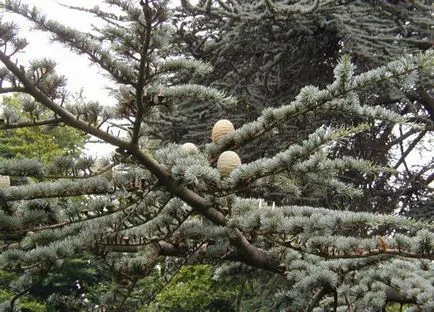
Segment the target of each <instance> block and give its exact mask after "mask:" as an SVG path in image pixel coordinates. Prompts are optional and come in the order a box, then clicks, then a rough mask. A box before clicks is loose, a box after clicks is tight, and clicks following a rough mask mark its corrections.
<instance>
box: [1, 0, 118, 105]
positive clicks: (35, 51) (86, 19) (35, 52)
mask: <svg viewBox="0 0 434 312" xmlns="http://www.w3.org/2000/svg"><path fill="white" fill-rule="evenodd" d="M59 2H61V3H64V4H66V5H74V6H83V7H93V6H95V5H98V4H101V3H102V1H101V0H62V1H56V0H25V1H23V3H28V4H29V5H34V6H36V7H37V8H38V9H39V10H40V11H41V12H43V13H45V14H46V16H47V18H49V19H53V20H57V21H59V22H61V23H63V24H65V25H67V26H71V27H74V28H77V29H79V30H83V31H86V30H90V29H91V25H92V24H91V23H92V22H96V21H97V20H96V19H92V18H91V16H92V15H90V14H86V13H84V12H79V11H75V10H69V9H67V8H64V7H62V6H61V5H59ZM8 18H10V19H13V20H15V21H16V22H18V23H19V24H20V25H22V26H21V27H22V31H26V32H25V34H26V39H27V40H28V41H29V42H30V44H29V46H28V47H27V48H26V49H25V54H24V55H21V56H20V59H21V60H23V59H33V58H43V57H46V58H53V59H55V60H56V62H57V64H58V66H57V72H58V73H59V74H62V75H65V76H66V77H67V78H68V86H69V88H70V90H72V91H75V92H78V91H79V90H81V89H82V88H83V90H84V94H85V95H86V97H88V99H89V100H99V101H100V102H101V103H102V104H104V103H106V104H113V101H112V100H111V99H110V98H109V97H108V95H107V92H106V91H105V89H104V87H105V86H106V85H107V84H108V83H109V82H108V81H107V80H105V79H104V77H103V76H102V75H101V73H100V74H98V69H97V67H96V66H95V65H91V63H90V62H89V61H88V59H87V57H86V56H80V55H77V54H74V53H72V52H70V51H69V50H68V49H67V48H65V47H63V46H61V45H60V44H58V43H50V42H49V39H48V36H47V33H44V32H40V31H34V30H31V33H28V32H27V30H29V28H30V27H31V26H30V24H28V23H26V22H24V19H23V18H21V17H19V16H17V15H11V16H8ZM29 35H30V36H29ZM59 56H60V57H59Z"/></svg>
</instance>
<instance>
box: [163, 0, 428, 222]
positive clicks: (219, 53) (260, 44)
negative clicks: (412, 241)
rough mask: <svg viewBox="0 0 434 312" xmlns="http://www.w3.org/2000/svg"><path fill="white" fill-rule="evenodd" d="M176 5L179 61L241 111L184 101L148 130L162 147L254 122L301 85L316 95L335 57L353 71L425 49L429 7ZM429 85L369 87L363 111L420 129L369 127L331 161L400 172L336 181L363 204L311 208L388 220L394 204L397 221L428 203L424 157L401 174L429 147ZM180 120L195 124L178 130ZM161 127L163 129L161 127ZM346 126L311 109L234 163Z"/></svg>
mask: <svg viewBox="0 0 434 312" xmlns="http://www.w3.org/2000/svg"><path fill="white" fill-rule="evenodd" d="M182 4H183V9H184V11H183V12H181V13H179V14H178V15H177V17H178V18H179V23H178V25H179V26H178V31H177V36H178V38H179V46H180V47H181V49H182V50H183V51H184V52H185V53H188V54H189V55H192V56H193V57H195V58H198V59H202V60H206V61H209V62H211V63H212V64H213V65H214V66H215V70H214V71H213V73H212V74H211V75H207V76H206V78H205V79H204V80H203V81H204V82H205V83H207V84H211V85H214V86H218V87H222V88H224V89H226V90H228V91H229V92H230V93H231V94H232V95H234V96H236V97H237V98H239V99H240V104H241V105H239V106H237V107H230V108H226V109H224V110H219V109H215V108H213V107H208V106H207V105H203V106H201V104H200V103H196V105H194V106H192V105H189V103H186V104H185V106H181V107H180V110H179V111H175V112H173V114H172V115H171V116H165V121H166V123H165V125H164V126H162V127H157V128H156V129H155V135H158V136H160V137H164V138H166V139H168V140H171V139H175V140H177V141H182V140H190V141H193V142H202V140H203V139H202V138H203V137H204V135H205V134H206V132H207V130H208V121H209V120H213V121H216V120H218V119H220V118H229V119H231V120H232V121H233V122H234V124H235V125H236V126H241V125H243V124H244V123H246V122H250V121H253V120H255V119H256V118H258V116H259V115H260V114H261V112H262V110H263V109H266V108H268V107H279V106H281V105H287V104H289V103H291V101H292V100H293V98H294V97H295V96H296V95H297V94H298V93H299V91H300V89H301V88H302V87H303V86H305V85H306V84H313V85H315V86H318V87H321V88H323V87H326V86H327V84H329V83H331V77H332V71H333V67H334V64H335V63H336V62H337V60H338V59H339V58H340V57H342V55H344V54H348V55H351V56H352V60H353V62H354V63H355V64H356V66H357V70H358V72H362V71H365V70H369V69H372V68H374V67H375V66H379V65H385V64H386V62H389V61H391V60H393V59H394V58H397V57H400V56H402V55H403V54H404V53H418V52H421V51H425V50H427V49H429V48H431V47H432V40H433V38H432V27H431V26H432V15H431V13H432V6H431V1H411V2H408V1H389V0H381V1H290V2H288V1H286V2H285V1H259V0H255V1H233V0H230V1H219V2H218V3H212V2H211V1H199V3H198V5H196V6H194V5H192V4H190V3H189V1H187V0H186V1H182ZM191 16H192V17H193V18H191ZM246 47H248V48H246ZM432 85H433V84H432V81H429V80H423V81H421V83H419V84H417V85H416V86H415V88H404V89H403V88H402V85H401V84H398V85H395V86H390V85H389V86H387V87H386V86H385V85H383V84H382V83H377V84H375V85H372V86H371V87H370V90H369V91H368V92H366V93H365V94H361V95H360V102H361V103H363V104H364V105H371V106H382V107H386V108H388V109H391V110H393V111H395V112H398V113H400V114H402V115H411V116H412V118H414V119H415V120H418V122H420V123H424V124H425V130H426V131H423V132H418V133H417V134H416V133H415V132H414V130H411V129H408V128H405V127H402V128H400V129H399V130H398V129H397V128H396V127H393V126H391V125H389V124H387V123H379V124H377V125H376V127H374V128H373V129H371V131H370V132H369V134H359V135H356V136H354V138H353V139H351V140H349V141H348V143H347V144H346V145H340V146H336V149H335V153H336V154H337V155H339V156H342V155H351V156H354V157H362V158H364V159H369V160H371V161H373V162H375V163H377V164H389V165H390V166H392V167H395V168H398V167H399V169H400V174H397V175H392V174H388V175H384V176H383V178H382V179H379V180H378V179H371V178H369V177H366V176H360V175H358V174H356V173H355V172H349V173H346V174H344V176H343V179H345V180H351V181H352V183H356V184H358V185H359V187H360V188H361V189H363V190H364V191H365V196H364V197H363V198H361V199H359V200H357V201H355V200H352V201H350V202H348V201H347V202H342V199H341V198H335V196H334V194H327V196H326V197H325V198H323V199H321V201H320V202H319V203H317V204H318V205H320V206H326V207H329V208H334V207H336V206H342V205H345V206H347V207H348V208H349V209H351V210H359V211H360V210H364V211H371V212H373V211H375V212H384V213H391V212H392V211H393V210H394V209H395V206H396V203H397V202H399V203H400V205H401V208H402V209H401V212H402V213H406V214H408V213H411V214H412V215H415V214H417V215H421V211H419V210H420V209H419V208H417V207H418V206H419V205H418V203H419V202H421V201H423V200H425V201H426V200H429V197H430V194H431V190H430V189H429V187H428V185H429V184H430V183H431V182H433V179H434V174H433V172H434V171H433V162H432V160H431V157H429V156H428V157H426V159H425V161H424V163H420V164H419V165H421V166H419V167H411V166H410V164H409V157H408V155H409V154H410V155H411V154H413V155H415V154H416V153H417V152H421V153H426V152H427V151H424V148H423V146H425V145H426V144H427V143H428V142H429V140H432V129H433V128H432V122H433V120H434V119H433V116H434V114H433V112H434V100H433V96H432ZM185 116H188V118H189V120H194V121H195V122H193V123H185V122H184V119H183V118H185ZM167 120H169V121H170V122H171V124H172V125H173V127H167V126H166V125H167ZM355 122H358V121H357V120H355V119H354V118H347V116H346V115H345V114H340V113H339V112H333V113H330V112H328V111H318V110H317V111H316V112H315V114H311V115H306V114H301V115H299V116H296V117H294V118H292V119H291V122H290V123H286V124H284V123H282V124H280V125H278V127H277V128H276V130H275V131H280V135H279V136H278V137H277V138H273V139H270V140H263V141H262V142H254V143H253V144H250V145H249V144H247V145H245V146H243V147H242V148H241V152H242V154H243V159H248V160H253V159H256V158H258V157H262V156H268V153H269V151H270V150H273V147H274V146H276V145H277V146H285V145H288V144H291V143H295V142H297V141H299V140H303V139H305V138H306V137H307V135H308V134H309V133H311V132H312V131H313V130H314V129H315V128H317V127H318V126H320V125H322V124H332V125H335V126H336V125H342V124H347V125H348V124H354V123H355ZM172 129H176V130H172ZM162 133H163V135H162ZM428 144H429V143H428ZM258 146H259V148H258ZM401 169H403V170H401ZM260 194H261V196H264V194H265V196H266V197H267V198H268V199H269V200H273V201H276V202H281V203H284V204H292V203H295V204H300V202H294V200H293V198H291V197H288V196H287V195H286V192H285V190H281V191H279V190H276V189H273V190H268V189H267V188H264V189H261V190H260ZM307 194H309V192H307ZM256 195H257V196H259V194H256ZM306 204H313V203H312V202H310V203H306Z"/></svg>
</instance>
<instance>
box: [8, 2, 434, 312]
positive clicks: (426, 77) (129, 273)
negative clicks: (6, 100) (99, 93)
mask: <svg viewBox="0 0 434 312" xmlns="http://www.w3.org/2000/svg"><path fill="white" fill-rule="evenodd" d="M182 6H183V8H179V9H177V10H173V9H169V8H168V3H167V2H166V1H157V0H143V1H133V0H128V1H121V0H107V1H105V5H103V6H96V7H93V8H77V7H71V9H72V10H79V11H81V12H82V13H83V14H89V16H94V17H95V18H98V19H100V20H101V21H103V22H104V23H103V24H104V25H103V26H101V27H99V28H97V27H95V28H94V29H93V30H92V31H90V32H88V33H85V32H82V31H78V30H76V29H73V28H70V27H67V26H65V25H62V24H61V23H59V22H57V21H54V20H51V19H50V18H49V17H47V16H45V15H44V14H43V12H40V11H39V10H38V9H37V8H32V7H28V6H26V5H24V4H22V3H21V2H20V1H14V0H2V1H0V7H1V8H2V10H3V11H4V12H8V13H13V14H18V15H21V16H24V17H25V18H26V19H27V20H28V21H30V22H31V23H32V25H33V26H34V27H35V28H36V29H38V30H42V31H45V32H47V33H49V34H50V35H51V37H52V40H54V41H57V42H60V43H62V44H63V45H64V46H65V47H67V48H69V49H70V50H72V51H73V52H75V53H77V54H81V55H85V56H87V57H88V58H89V60H90V62H91V63H92V64H95V65H97V66H98V67H99V68H100V69H101V71H102V72H103V73H104V75H105V76H108V77H109V78H110V79H111V80H112V82H113V83H114V85H115V87H114V88H113V89H112V90H111V95H112V96H113V97H114V98H115V99H116V101H117V105H116V107H105V106H103V105H102V104H100V103H98V101H97V99H91V100H90V101H76V102H74V100H71V97H70V96H69V95H68V87H67V83H66V81H65V79H64V77H63V76H62V73H58V72H57V71H56V63H55V60H48V59H43V60H34V61H32V62H30V63H24V62H22V61H21V58H20V56H21V53H25V51H26V41H25V39H23V38H21V36H20V32H19V29H18V27H17V26H16V25H15V24H14V23H11V22H8V21H7V19H6V18H4V19H2V20H1V23H0V45H1V49H0V61H1V63H2V64H3V65H2V66H3V67H2V68H0V93H2V94H14V95H15V96H16V97H17V99H18V101H17V102H18V103H17V105H18V107H17V108H16V110H17V112H18V113H17V112H14V111H13V110H10V109H8V110H3V112H2V114H3V115H2V117H1V119H0V122H1V124H0V129H1V131H8V130H10V129H17V128H35V127H47V126H49V127H50V129H51V128H52V127H62V126H65V125H67V126H68V127H72V128H74V129H75V130H76V131H79V132H80V133H82V134H83V135H86V136H88V135H91V136H93V137H96V138H97V139H99V140H101V141H104V142H106V143H107V144H111V145H113V146H114V147H116V153H115V154H114V155H112V157H110V158H107V159H97V160H95V159H92V158H91V157H76V155H69V154H67V153H66V154H65V155H61V156H56V157H52V158H51V159H50V160H49V161H47V162H42V161H39V160H36V159H18V158H7V157H5V158H2V159H0V174H1V175H3V176H10V177H26V178H27V179H26V180H25V182H23V183H22V184H21V185H17V186H11V187H7V186H6V187H2V188H0V208H1V211H0V243H1V250H2V254H1V256H0V266H1V268H2V269H3V270H5V272H6V271H8V272H14V273H17V274H16V275H14V276H15V277H16V278H13V279H12V281H11V282H10V283H9V285H8V291H10V292H12V293H13V295H12V296H11V297H9V298H8V300H6V301H5V302H4V303H3V304H2V306H1V309H3V310H5V311H14V310H17V309H19V307H20V300H22V299H25V297H26V295H28V294H29V293H32V292H33V291H34V290H35V289H36V288H37V287H39V286H40V285H43V284H44V285H45V284H47V283H48V282H52V281H53V280H55V279H56V278H57V279H58V278H59V274H61V273H59V272H62V268H68V267H71V264H72V263H73V262H74V261H76V260H77V259H79V260H80V263H83V270H85V269H86V268H87V266H86V265H85V263H88V264H90V263H92V261H95V263H96V264H97V265H96V266H97V267H98V270H100V271H99V274H100V277H101V280H100V283H99V284H98V282H96V281H95V280H94V281H93V283H94V284H93V285H95V287H96V286H97V285H99V286H100V287H99V288H98V290H95V289H93V291H92V290H89V291H88V294H87V295H88V296H90V298H91V300H89V299H87V298H86V300H87V301H85V300H81V301H80V300H79V299H77V298H76V299H71V298H69V299H68V300H75V301H74V302H75V303H74V308H75V309H76V310H81V311H106V310H107V309H112V310H113V311H139V309H143V310H144V311H145V310H148V311H152V309H154V310H156V311H158V305H157V306H155V305H153V303H152V301H153V300H155V299H156V296H157V294H158V293H161V292H162V291H164V288H165V287H166V285H168V284H169V283H170V280H171V279H172V278H173V276H174V275H175V273H176V272H178V271H179V270H180V268H182V267H184V266H185V265H187V264H211V265H212V266H213V274H214V278H215V279H217V280H219V279H221V280H223V279H225V278H226V277H228V276H229V277H231V278H232V279H233V281H237V278H239V281H240V283H241V285H244V283H245V282H246V280H249V279H251V280H254V281H256V282H258V283H259V284H260V285H259V286H258V289H261V296H256V298H255V297H252V296H250V297H249V300H245V301H244V302H243V291H244V290H243V289H244V286H243V287H241V288H240V289H241V290H243V291H241V290H240V293H239V294H238V298H237V300H236V302H234V305H236V309H240V308H241V307H242V306H243V304H244V308H246V309H248V308H249V307H250V308H249V309H252V308H251V307H254V309H255V310H256V311H263V310H268V311H270V310H271V311H281V310H284V311H347V310H351V311H382V310H384V309H386V308H387V307H390V304H406V305H407V306H408V307H409V308H411V309H414V311H430V310H433V309H434V301H433V299H432V298H433V297H434V284H433V280H434V275H433V272H434V271H433V264H432V260H433V259H434V233H433V228H434V225H433V223H432V222H431V221H430V220H428V218H426V214H424V213H420V216H421V218H408V217H404V216H402V215H401V216H400V215H399V213H400V212H401V214H403V213H404V212H412V213H413V212H415V211H416V212H421V211H425V210H426V209H427V207H430V205H432V191H433V190H432V187H430V186H429V183H430V182H432V181H433V160H432V159H428V161H426V162H425V163H424V164H423V166H420V167H410V163H408V161H409V160H408V155H409V153H410V152H411V151H412V150H413V149H414V148H416V146H417V147H418V148H424V142H426V141H424V140H426V138H428V137H429V135H430V133H432V129H433V123H432V110H430V109H431V108H432V106H430V105H432V96H431V91H432V81H433V80H432V78H433V64H434V53H433V51H432V50H430V49H429V48H430V47H431V41H430V40H431V39H430V38H429V36H430V35H431V31H432V28H431V27H432V26H431V25H430V24H431V23H430V17H431V15H430V13H429V9H430V7H429V6H428V4H427V3H424V2H421V1H414V2H412V3H411V4H409V3H407V2H401V1H396V3H394V2H391V1H385V0H384V1H375V2H371V1H361V0H359V1H340V2H339V1H338V2H336V1H320V0H317V1H315V0H314V1H290V2H280V1H276V2H273V1H269V0H265V1H242V3H238V2H237V1H234V0H230V1H227V2H225V1H218V2H217V3H213V2H212V1H202V2H199V3H198V4H197V5H195V6H193V5H191V4H189V3H188V2H186V1H182ZM407 22H409V23H407ZM380 26H381V27H380ZM394 41H396V43H395V42H394ZM59 57H60V56H59ZM383 95H385V98H383ZM380 98H381V99H380ZM40 109H43V110H44V114H43V115H38V114H37V112H38V110H40ZM16 116H19V117H20V118H17V117H16ZM219 119H229V120H230V121H231V122H232V123H233V124H234V125H235V129H234V130H233V131H232V129H230V130H228V131H227V134H226V135H224V136H223V137H222V138H219V139H218V140H215V142H212V141H211V131H212V128H213V126H214V123H215V122H216V121H217V120H219ZM226 125H227V123H226ZM38 129H39V128H38ZM188 142H190V143H194V144H195V145H196V148H195V147H194V146H193V145H191V144H187V145H185V143H188ZM228 151H231V152H232V153H226V154H225V153H224V152H228ZM235 153H236V154H238V156H239V158H240V160H241V164H239V162H238V159H237V158H236V157H235V155H234V154H235ZM222 155H226V157H225V159H222V158H221V156H222ZM71 156H73V157H71ZM234 157H235V158H234ZM401 165H403V166H401ZM402 167H404V169H402ZM430 200H431V202H430ZM418 207H423V209H425V210H421V209H419V210H418V209H416V208H418ZM85 260H86V261H85ZM87 260H89V262H87ZM78 271H80V270H78ZM76 273H77V272H75V273H74V274H76ZM56 274H57V275H56ZM71 274H73V273H71ZM87 278H89V280H90V277H89V276H88V277H87ZM93 278H94V277H93ZM109 281H112V284H110V283H109ZM204 283H205V281H204ZM206 283H208V281H206ZM145 286H146V287H145ZM52 292H53V293H52V294H49V295H50V296H49V302H51V303H52V304H53V305H57V306H60V304H61V303H62V304H64V303H65V302H64V301H65V300H66V299H65V298H66V297H62V296H63V294H62V293H61V292H60V291H59V290H58V289H56V288H53V291H52ZM101 293H104V295H100V294H101ZM219 295H222V296H223V297H224V296H226V295H227V294H225V293H224V292H222V293H219ZM47 296H48V295H47ZM62 300H63V301H62ZM71 306H72V304H71ZM71 309H72V308H71Z"/></svg>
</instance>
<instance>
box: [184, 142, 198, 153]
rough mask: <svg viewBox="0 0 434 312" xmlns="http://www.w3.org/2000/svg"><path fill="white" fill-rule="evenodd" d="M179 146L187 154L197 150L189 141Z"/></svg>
mask: <svg viewBox="0 0 434 312" xmlns="http://www.w3.org/2000/svg"><path fill="white" fill-rule="evenodd" d="M181 148H182V149H183V151H184V152H186V153H188V154H196V153H198V152H199V150H198V149H197V147H196V145H194V144H193V143H190V142H187V143H184V144H182V145H181Z"/></svg>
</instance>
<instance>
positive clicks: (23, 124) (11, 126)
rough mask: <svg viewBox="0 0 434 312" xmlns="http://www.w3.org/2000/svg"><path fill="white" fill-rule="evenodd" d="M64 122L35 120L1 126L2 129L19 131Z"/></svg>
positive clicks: (55, 119) (56, 119)
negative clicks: (19, 129) (18, 129)
mask: <svg viewBox="0 0 434 312" xmlns="http://www.w3.org/2000/svg"><path fill="white" fill-rule="evenodd" d="M60 122H62V121H61V120H60V119H59V118H51V119H46V120H34V121H22V122H17V123H9V124H7V123H5V124H2V125H0V129H2V130H3V129H5V130H7V129H17V128H28V127H38V126H45V125H55V124H58V123H60Z"/></svg>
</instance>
